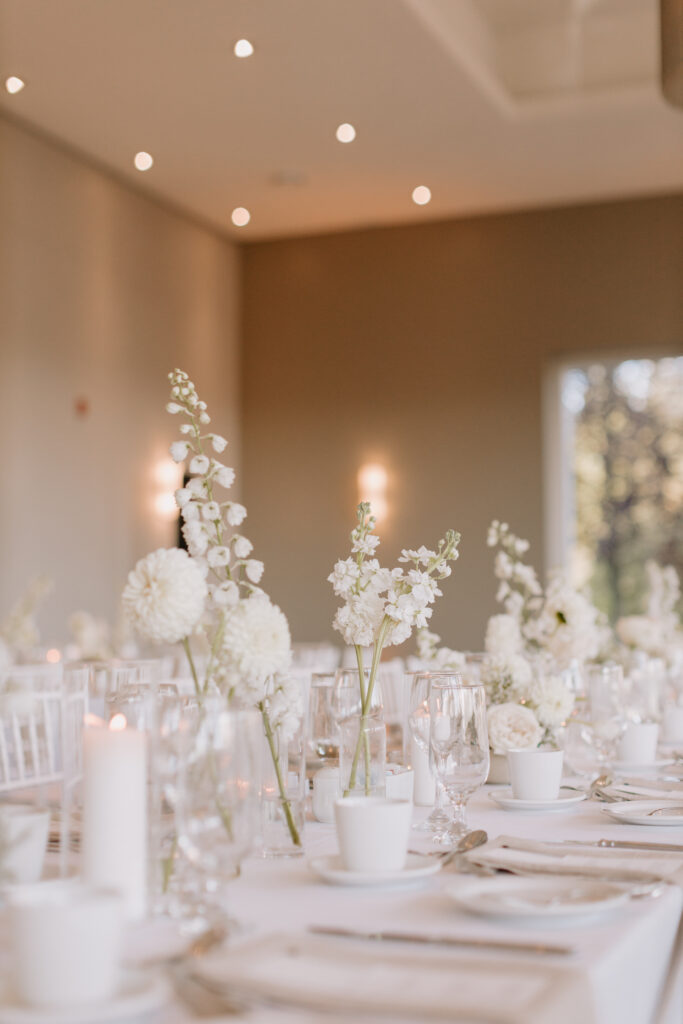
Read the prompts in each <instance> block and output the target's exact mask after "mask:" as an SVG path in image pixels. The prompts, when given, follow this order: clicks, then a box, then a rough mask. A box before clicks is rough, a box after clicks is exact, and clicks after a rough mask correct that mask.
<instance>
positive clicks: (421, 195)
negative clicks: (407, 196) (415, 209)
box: [413, 185, 432, 206]
mask: <svg viewBox="0 0 683 1024" xmlns="http://www.w3.org/2000/svg"><path fill="white" fill-rule="evenodd" d="M431 198H432V193H431V192H430V190H429V189H428V188H427V186H426V185H418V186H417V188H414V189H413V202H414V203H417V205H418V206H425V204H426V203H428V202H429V200H430V199H431Z"/></svg>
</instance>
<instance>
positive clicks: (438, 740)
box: [429, 678, 489, 845]
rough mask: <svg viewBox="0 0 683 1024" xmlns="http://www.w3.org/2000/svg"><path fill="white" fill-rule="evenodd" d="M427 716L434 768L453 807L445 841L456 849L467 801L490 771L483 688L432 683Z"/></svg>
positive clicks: (464, 825) (464, 827)
mask: <svg viewBox="0 0 683 1024" xmlns="http://www.w3.org/2000/svg"><path fill="white" fill-rule="evenodd" d="M429 716H430V723H429V744H430V748H431V751H432V755H433V758H434V768H435V771H436V775H437V778H438V779H439V780H440V781H441V783H442V785H443V787H444V789H445V791H446V794H447V796H448V799H449V800H450V801H451V805H452V807H453V818H452V820H451V822H450V823H449V826H448V830H447V832H446V834H445V836H444V839H445V840H447V841H448V842H449V843H450V844H451V845H455V844H457V842H458V841H459V840H460V838H461V837H462V836H463V835H464V834H465V832H467V816H466V805H467V801H468V800H469V798H470V797H471V796H472V794H473V793H474V792H475V791H476V790H477V789H479V787H480V786H483V784H484V782H485V781H486V777H487V775H488V771H489V738H488V730H487V727H486V691H485V689H484V686H483V685H482V684H481V683H474V682H467V681H465V680H463V679H462V678H460V679H459V680H458V681H454V680H453V679H436V680H433V681H432V683H431V686H430V691H429Z"/></svg>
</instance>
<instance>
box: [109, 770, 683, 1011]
mask: <svg viewBox="0 0 683 1024" xmlns="http://www.w3.org/2000/svg"><path fill="white" fill-rule="evenodd" d="M494 790H495V787H492V786H486V787H484V788H482V789H481V790H480V791H479V792H477V793H476V794H475V795H474V796H473V797H472V799H471V800H470V802H469V805H468V819H469V826H470V827H471V828H472V829H484V830H485V831H486V832H487V834H488V837H489V840H490V841H492V845H493V847H494V849H495V846H496V840H500V837H508V838H509V837H512V840H511V841H512V845H514V840H515V839H518V840H520V842H521V845H522V846H524V845H525V843H529V844H530V847H531V849H533V848H534V844H535V843H537V842H543V843H547V842H551V843H556V844H563V845H562V846H557V847H556V848H553V849H557V852H558V862H559V861H560V860H561V855H563V854H564V853H565V845H564V844H566V851H567V852H569V853H570V854H571V853H572V852H573V850H576V849H578V847H577V848H573V847H572V844H571V842H569V841H578V842H581V843H586V844H593V843H597V842H598V841H599V840H600V839H606V840H620V841H628V842H631V841H633V842H638V843H642V842H652V843H659V842H662V843H667V844H673V845H680V846H681V847H683V823H682V825H681V826H670V827H661V826H655V825H652V826H638V825H628V824H623V823H620V822H617V821H614V820H612V819H611V818H610V817H609V816H608V814H607V813H606V810H605V808H606V806H607V805H605V804H603V803H600V802H598V801H596V800H594V799H590V800H584V801H583V802H580V803H576V804H575V805H573V806H571V807H568V808H567V809H564V810H562V811H551V812H547V811H546V812H539V811H519V810H505V809H502V808H501V807H499V806H497V805H496V804H495V803H494V801H493V800H492V799H491V798H490V796H491V793H492V791H494ZM427 814H428V809H425V808H418V807H416V808H415V809H414V824H415V825H419V824H420V822H422V821H423V820H424V819H425V818H426V816H427ZM490 845H491V843H490V844H487V846H485V847H482V848H481V849H482V851H485V850H486V849H488V848H489V846H490ZM410 848H411V849H413V850H417V851H422V852H428V851H430V850H435V849H436V846H435V845H434V843H433V842H432V840H431V836H430V834H429V833H427V832H424V831H420V830H418V829H414V830H413V831H411V836H410ZM337 849H338V848H337V840H336V834H335V827H334V825H329V824H321V823H319V822H317V821H314V820H308V821H307V823H306V831H305V853H304V854H303V855H301V856H298V857H289V858H284V857H283V858H273V859H262V858H259V857H258V856H251V857H250V858H248V859H247V860H246V861H245V862H244V863H243V865H242V869H241V873H240V876H239V877H238V878H237V879H235V881H234V882H233V883H231V884H230V885H229V887H228V889H227V898H228V904H229V905H228V911H229V915H230V917H231V919H233V921H234V922H236V924H235V926H234V927H233V928H232V929H231V932H230V937H229V940H228V941H227V942H226V943H225V944H224V945H221V946H220V947H216V948H214V949H211V950H209V951H208V952H207V953H206V954H205V955H204V956H203V957H201V958H195V957H187V958H185V959H184V960H182V959H181V960H180V961H178V962H176V963H175V964H174V965H173V966H172V967H171V968H167V969H166V971H167V977H168V979H169V1000H168V1003H167V1005H166V1007H165V1010H164V1013H163V1015H162V1017H161V1019H163V1020H164V1021H165V1022H168V1024H190V1022H193V1021H195V1020H197V1021H199V1020H203V1021H207V1020H215V1021H216V1022H218V1021H232V1022H233V1024H242V1022H243V1021H244V1022H245V1024H247V1022H249V1024H271V1022H273V1024H277V1022H280V1024H289V1022H290V1021H291V1022H292V1024H293V1022H295V1021H297V1022H302V1024H303V1022H308V1021H319V1022H320V1024H323V1022H324V1024H331V1022H334V1021H338V1022H340V1024H341V1022H343V1021H349V1020H354V1021H363V1020H368V1021H372V1020H374V1021H377V1020H400V1021H405V1022H409V1024H410V1022H412V1024H421V1022H424V1021H428V1020H441V1021H444V1020H452V1021H462V1022H468V1021H472V1022H489V1024H515V1022H519V1024H681V1021H683V938H682V928H683V926H682V910H683V889H682V888H681V883H682V882H683V849H682V851H681V853H680V854H679V856H680V869H681V870H677V871H676V872H674V873H673V874H671V875H670V876H669V877H668V879H667V881H666V882H665V883H663V884H662V885H661V886H658V887H654V888H652V889H650V890H648V889H647V887H644V891H640V890H639V889H638V888H637V887H636V888H635V889H634V890H633V891H634V892H635V895H634V896H633V897H630V898H628V899H627V900H625V901H624V902H622V903H620V904H619V905H618V906H616V907H614V908H612V909H609V911H608V912H606V913H599V914H595V915H590V914H589V915H579V916H577V917H576V918H573V917H570V918H568V919H563V918H561V917H560V918H559V919H553V918H548V919H547V920H546V919H541V920H533V921H527V920H524V919H520V920H517V919H516V918H515V917H514V916H513V917H509V918H497V917H488V916H484V915H481V914H478V913H473V912H469V911H467V910H465V909H462V907H461V906H460V905H459V904H458V903H457V902H456V899H455V898H454V897H455V894H457V892H458V891H459V890H461V889H462V887H467V886H472V884H473V882H474V881H477V880H478V876H477V875H476V874H470V873H469V870H465V871H463V867H465V868H467V864H466V863H464V862H462V861H461V859H460V858H456V860H455V862H453V863H451V864H450V865H444V866H443V868H442V869H441V870H439V871H438V872H436V873H434V874H431V875H429V876H428V877H425V878H420V879H419V880H411V881H410V882H406V883H405V884H394V885H386V886H382V885H376V886H373V885H368V886H351V885H346V884H328V883H327V882H325V881H324V880H323V879H321V877H319V875H318V874H317V873H316V871H315V870H314V866H312V865H313V862H316V861H318V860H319V858H327V857H330V856H332V855H333V854H335V853H336V852H337ZM469 856H470V857H473V856H474V854H470V855H469ZM621 856H622V857H623V861H622V863H623V864H624V865H625V866H626V867H628V866H629V865H631V864H632V859H633V858H632V856H631V855H630V854H629V852H628V851H623V852H622V854H621ZM636 856H637V857H638V856H640V854H637V855H636ZM672 856H676V855H675V854H674V855H672ZM652 857H654V858H656V857H657V854H656V852H655V853H654V854H652ZM643 863H645V861H643ZM647 863H648V864H653V865H655V864H656V860H651V861H647ZM551 870H552V869H551ZM499 877H500V878H510V877H511V876H510V875H500V876H499ZM545 877H550V878H553V877H556V876H554V875H552V874H551V875H550V876H545ZM559 877H560V878H561V876H559ZM493 881H495V879H494V880H493ZM550 884H552V883H550ZM169 927H170V925H169ZM321 930H323V931H326V932H328V933H329V932H330V931H331V932H350V933H354V934H352V935H348V934H347V935H335V934H332V935H331V934H321V933H320V932H321ZM162 933H163V926H162V923H161V922H155V923H153V924H152V925H143V926H140V927H139V928H138V930H137V933H136V935H135V937H134V939H133V940H131V942H130V944H129V947H128V948H129V959H130V961H131V962H135V961H137V962H138V965H139V963H140V962H145V960H148V961H151V962H156V958H155V952H158V949H159V946H160V944H163V943H162V940H161V938H160V937H161V936H162ZM387 933H389V935H395V934H396V933H399V934H400V935H403V936H406V937H407V938H406V940H401V941H399V940H396V939H392V938H371V937H369V936H376V935H385V934H387ZM354 935H360V936H361V937H354ZM420 940H422V941H420ZM425 940H427V941H425ZM436 940H438V941H436ZM442 940H446V941H442ZM453 940H457V941H453ZM487 943H491V944H492V945H491V946H488V945H487ZM509 945H512V946H515V947H518V948H516V949H508V948H507V947H508V946H509ZM157 969H158V968H157Z"/></svg>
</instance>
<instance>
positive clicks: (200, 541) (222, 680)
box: [166, 370, 303, 846]
mask: <svg viewBox="0 0 683 1024" xmlns="http://www.w3.org/2000/svg"><path fill="white" fill-rule="evenodd" d="M169 380H170V382H171V400H170V402H169V403H168V405H167V406H166V408H167V411H168V412H170V413H171V414H172V415H184V416H185V417H186V420H187V421H186V422H185V423H183V424H182V425H181V427H180V432H181V435H182V440H180V441H176V442H174V443H173V444H172V445H171V456H172V457H173V459H174V460H175V461H176V462H185V461H188V460H189V471H190V473H191V474H194V475H193V476H192V478H191V479H190V481H189V482H188V483H187V485H186V486H184V487H181V488H179V489H178V490H177V491H176V503H177V505H178V507H179V509H180V514H181V516H182V518H183V520H184V525H183V536H184V538H185V542H186V544H187V547H188V551H189V553H190V555H191V557H192V558H193V559H195V560H196V561H198V562H199V563H201V564H202V565H204V566H206V569H207V574H208V579H209V588H208V589H209V595H208V602H207V606H208V607H207V610H208V612H209V619H208V622H207V624H206V625H205V632H206V635H207V639H208V641H209V658H208V663H207V666H206V672H205V675H204V679H203V680H200V679H199V676H198V673H197V671H196V666H195V664H194V660H193V658H192V651H191V648H190V642H189V637H185V639H184V640H183V646H184V648H185V652H186V654H187V658H188V662H189V665H190V671H191V673H192V678H193V680H194V684H195V689H196V690H197V694H198V695H199V696H200V698H201V697H202V696H203V695H205V694H206V693H207V691H208V688H209V685H210V684H211V683H212V682H215V683H216V684H217V685H218V686H219V687H220V688H222V689H223V690H224V691H225V692H227V695H228V697H229V698H230V699H232V698H238V699H241V700H242V701H243V702H246V703H249V704H252V705H253V706H255V707H256V708H258V710H259V711H260V712H261V715H262V718H263V725H264V732H265V735H266V739H267V741H268V745H269V749H270V752H271V755H272V757H273V763H274V765H275V772H276V776H277V781H278V788H279V794H280V800H281V804H282V808H283V812H284V815H285V819H286V821H287V825H288V828H289V831H290V834H291V837H292V841H293V842H294V844H295V845H296V846H300V845H301V837H300V835H299V832H298V829H297V827H296V823H295V822H294V818H293V815H292V811H291V806H290V804H289V801H288V799H287V794H286V788H285V784H284V780H283V779H282V775H281V772H280V768H279V764H278V763H277V758H276V752H275V740H274V728H276V726H274V723H273V722H272V721H271V716H270V712H269V708H268V704H267V701H266V700H265V690H266V684H267V680H268V678H269V677H270V676H271V675H272V674H274V673H277V672H284V671H286V670H287V669H288V668H289V665H290V662H291V645H290V637H289V628H288V626H287V620H286V619H285V617H284V615H283V614H282V612H281V611H280V610H279V608H277V607H276V606H275V605H272V604H271V602H270V600H269V599H268V597H267V596H266V594H265V593H264V592H263V591H262V590H261V588H260V587H259V586H258V583H259V582H260V579H261V576H262V574H263V563H262V562H260V561H258V560H257V559H255V558H251V557H250V556H251V552H252V550H253V545H252V543H251V541H249V540H248V539H247V538H246V537H244V536H242V535H241V534H238V533H234V532H233V531H234V528H235V527H237V526H240V525H241V523H242V522H243V521H244V519H246V516H247V510H246V509H245V508H244V506H243V505H240V504H238V503H237V502H233V501H221V500H219V494H218V488H223V489H226V490H227V489H229V488H230V487H231V486H232V484H233V483H234V480H235V472H234V470H233V469H231V468H230V467H229V466H225V465H223V464H222V463H221V462H219V461H218V460H217V459H216V458H215V457H214V456H213V455H212V454H210V452H211V450H212V451H213V452H215V453H218V454H220V453H221V452H223V451H224V449H225V448H226V446H227V441H226V440H225V438H224V437H221V436H220V435H218V434H214V433H210V432H207V431H206V427H207V426H208V424H209V423H210V422H211V418H210V416H209V414H208V411H207V407H206V403H205V402H203V401H201V400H200V399H199V397H198V395H197V392H196V389H195V386H194V384H193V383H192V381H191V380H190V379H189V378H188V376H187V374H186V373H184V372H183V371H182V370H174V371H173V373H170V374H169ZM253 602H254V603H253ZM228 626H230V629H228ZM226 634H227V637H226ZM239 641H241V643H240V642H239ZM238 646H240V647H241V648H242V650H240V651H237V650H236V648H237V647H238ZM264 647H265V648H267V649H263V648H264ZM301 713H303V709H302V711H301Z"/></svg>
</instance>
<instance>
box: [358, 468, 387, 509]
mask: <svg viewBox="0 0 683 1024" xmlns="http://www.w3.org/2000/svg"><path fill="white" fill-rule="evenodd" d="M388 482H389V474H388V473H387V471H386V469H385V467H384V466H382V465H381V464H380V463H378V462H366V463H365V464H364V465H362V466H361V467H360V469H359V470H358V500H359V501H369V502H370V505H371V506H372V514H373V515H374V516H375V517H376V518H377V522H378V523H379V522H381V521H382V520H383V519H386V517H387V513H388V511H389V506H388V503H387V496H386V492H387V483H388Z"/></svg>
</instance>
